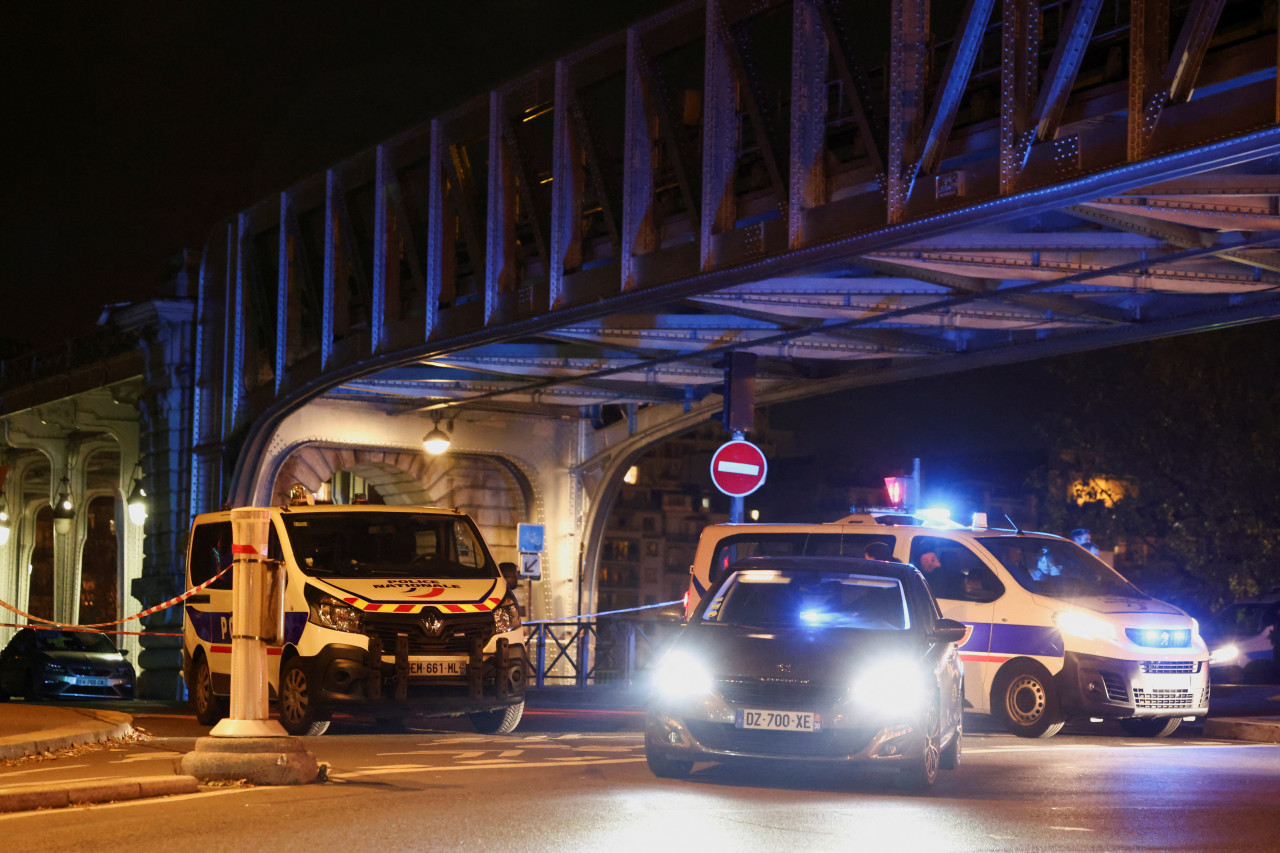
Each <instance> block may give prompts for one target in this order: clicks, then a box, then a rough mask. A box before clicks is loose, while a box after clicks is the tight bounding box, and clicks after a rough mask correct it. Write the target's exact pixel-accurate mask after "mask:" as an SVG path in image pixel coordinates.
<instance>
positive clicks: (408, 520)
mask: <svg viewBox="0 0 1280 853" xmlns="http://www.w3.org/2000/svg"><path fill="white" fill-rule="evenodd" d="M284 525H285V530H286V531H288V537H289V543H290V545H291V546H292V548H293V556H294V559H295V560H297V563H298V567H299V568H301V569H302V570H303V571H304V572H306V573H307V574H312V575H315V576H317V577H328V578H371V577H376V578H396V577H424V576H426V577H435V578H490V577H495V576H496V575H497V573H498V572H497V569H496V567H495V566H494V562H493V558H492V557H490V556H489V552H488V551H487V550H486V549H485V547H484V543H483V542H482V541H481V539H480V536H479V534H477V533H476V531H475V529H474V528H473V527H472V526H471V524H470V523H469V522H468V521H467V520H466V519H463V518H458V517H455V516H445V515H428V514H426V513H407V512H352V513H342V512H325V513H311V514H304V513H292V514H286V515H285V516H284Z"/></svg>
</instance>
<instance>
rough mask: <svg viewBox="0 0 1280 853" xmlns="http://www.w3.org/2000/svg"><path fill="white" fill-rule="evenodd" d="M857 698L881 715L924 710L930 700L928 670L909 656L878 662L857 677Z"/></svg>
mask: <svg viewBox="0 0 1280 853" xmlns="http://www.w3.org/2000/svg"><path fill="white" fill-rule="evenodd" d="M852 687H853V692H852V697H853V701H854V702H856V703H857V705H858V706H859V707H860V708H861V709H862V710H863V711H866V712H868V713H871V714H873V715H875V716H877V717H895V718H898V717H909V716H912V715H913V714H918V713H920V712H922V711H923V710H924V709H925V707H926V705H927V704H928V699H929V690H928V689H927V681H926V678H925V673H924V671H923V669H922V668H921V667H920V665H919V664H918V663H916V662H915V661H913V660H910V659H906V658H885V659H884V660H879V661H876V662H875V663H873V664H871V665H870V666H868V667H866V668H865V669H863V670H862V671H860V672H858V673H857V674H856V675H855V676H854V678H853V685H852Z"/></svg>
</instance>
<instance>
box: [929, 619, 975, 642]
mask: <svg viewBox="0 0 1280 853" xmlns="http://www.w3.org/2000/svg"><path fill="white" fill-rule="evenodd" d="M967 633H969V626H968V625H966V624H964V623H963V622H957V621H956V620H954V619H939V620H938V621H937V622H936V623H935V624H934V626H933V638H934V639H935V640H938V641H940V642H943V643H958V642H960V641H961V640H963V639H964V635H965V634H967Z"/></svg>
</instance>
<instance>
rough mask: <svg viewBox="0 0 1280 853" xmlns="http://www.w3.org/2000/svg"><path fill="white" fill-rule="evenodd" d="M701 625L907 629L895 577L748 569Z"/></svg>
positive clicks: (736, 577) (902, 597) (718, 596)
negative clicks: (711, 623)
mask: <svg viewBox="0 0 1280 853" xmlns="http://www.w3.org/2000/svg"><path fill="white" fill-rule="evenodd" d="M702 618H703V620H704V621H706V622H715V623H719V624H722V625H737V626H742V627H778V626H784V627H794V628H861V629H866V630H879V631H885V630H891V631H905V630H907V629H909V628H910V627H911V619H910V616H909V613H908V610H907V599H906V594H905V593H904V591H903V588H902V584H901V583H900V582H899V581H898V579H897V578H888V577H875V576H872V575H855V574H844V573H841V572H814V571H787V570H757V569H749V570H745V571H739V572H735V573H734V574H733V575H732V576H730V578H729V579H728V580H727V581H726V582H725V583H724V584H723V585H722V586H721V587H720V590H719V592H717V593H716V596H715V598H713V599H712V600H711V602H710V603H709V604H708V605H707V609H706V610H705V611H704V612H703V615H702Z"/></svg>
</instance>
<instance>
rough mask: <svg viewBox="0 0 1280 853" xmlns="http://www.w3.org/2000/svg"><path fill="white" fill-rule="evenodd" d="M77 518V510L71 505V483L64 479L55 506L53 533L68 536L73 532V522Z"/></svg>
mask: <svg viewBox="0 0 1280 853" xmlns="http://www.w3.org/2000/svg"><path fill="white" fill-rule="evenodd" d="M75 517H76V509H75V507H74V506H73V505H72V503H71V482H70V481H69V480H68V479H67V478H66V477H63V478H62V486H61V487H60V488H59V489H58V500H57V501H56V502H54V505H53V532H54V533H57V534H59V535H62V536H66V535H67V534H68V533H70V532H71V522H72V520H73V519H74V518H75Z"/></svg>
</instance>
